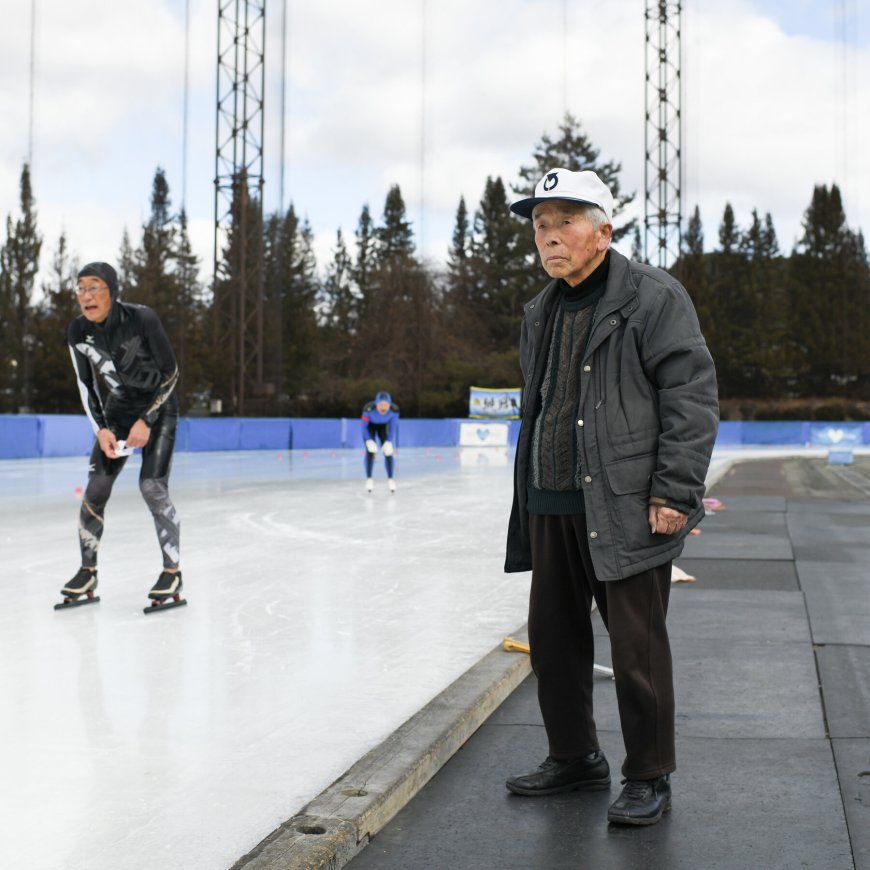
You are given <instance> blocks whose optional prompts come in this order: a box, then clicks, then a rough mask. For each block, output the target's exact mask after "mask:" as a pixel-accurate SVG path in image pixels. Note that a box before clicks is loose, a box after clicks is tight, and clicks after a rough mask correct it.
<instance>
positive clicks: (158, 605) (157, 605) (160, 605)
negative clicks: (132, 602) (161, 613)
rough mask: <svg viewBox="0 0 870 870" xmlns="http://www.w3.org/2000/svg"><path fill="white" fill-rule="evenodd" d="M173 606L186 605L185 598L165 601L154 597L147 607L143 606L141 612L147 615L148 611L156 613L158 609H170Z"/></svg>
mask: <svg viewBox="0 0 870 870" xmlns="http://www.w3.org/2000/svg"><path fill="white" fill-rule="evenodd" d="M173 607H187V599H186V598H181V599H179V600H178V601H166V602H161V601H157V600H156V599H155V600H154V601H152V602H151V604H150V605H149V606H148V607H143V608H142V612H143V613H144V614H145V615H146V616H147V615H148V614H149V613H156V612H157V611H158V610H172V608H173Z"/></svg>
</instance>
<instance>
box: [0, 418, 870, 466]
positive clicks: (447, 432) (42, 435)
mask: <svg viewBox="0 0 870 870" xmlns="http://www.w3.org/2000/svg"><path fill="white" fill-rule="evenodd" d="M463 423H474V424H475V425H476V426H478V427H480V426H483V427H486V426H507V427H508V444H509V446H511V447H513V446H515V445H516V443H517V435H518V433H519V426H520V423H519V420H510V421H498V422H496V421H486V422H485V421H481V420H478V419H474V420H471V419H465V418H454V417H450V418H445V419H424V420H418V419H412V418H405V419H400V421H399V425H398V432H397V437H396V446H398V447H456V446H458V445H459V443H460V438H459V435H460V427H461V424H463ZM362 440H363V439H362V431H361V425H360V421H359V418H358V417H341V418H318V417H182V418H181V419H180V420H179V421H178V437H177V442H176V449H178V450H180V451H212V450H214V451H225V450H317V449H332V450H336V449H340V448H347V447H358V446H360V445H361V444H362ZM93 441H94V435H93V430H92V429H91V425H90V422H89V421H88V419H87V417H85V416H84V415H76V414H0V459H34V458H39V457H51V456H87V455H88V454H89V453H90V451H91V447H92V445H93ZM866 444H870V422H861V423H846V422H842V423H839V422H831V423H819V422H808V421H767V422H766V421H761V420H759V421H755V420H753V421H742V420H725V421H723V422H722V423H720V424H719V434H718V437H717V439H716V446H717V447H733V446H741V445H766V446H773V447H775V446H784V445H799V446H807V447H810V446H812V447H829V448H834V449H840V448H842V449H851V448H853V447H860V446H863V445H866Z"/></svg>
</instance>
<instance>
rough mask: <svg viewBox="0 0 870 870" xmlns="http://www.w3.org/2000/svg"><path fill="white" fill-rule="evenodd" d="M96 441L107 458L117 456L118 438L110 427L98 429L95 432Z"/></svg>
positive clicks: (115, 457)
mask: <svg viewBox="0 0 870 870" xmlns="http://www.w3.org/2000/svg"><path fill="white" fill-rule="evenodd" d="M97 441H98V442H99V445H100V450H102V451H103V453H105V454H106V456H108V457H109V459H117V458H118V453H117V450H118V439H117V438H116V437H115V433H114V432H113V431H112V430H111V429H100V431H99V432H97Z"/></svg>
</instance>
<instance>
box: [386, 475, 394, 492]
mask: <svg viewBox="0 0 870 870" xmlns="http://www.w3.org/2000/svg"><path fill="white" fill-rule="evenodd" d="M387 486H388V487H389V488H390V492H395V491H396V481H395V480H393V478H392V477H391V478H390V479H389V480H388V481H387Z"/></svg>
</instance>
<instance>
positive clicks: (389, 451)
mask: <svg viewBox="0 0 870 870" xmlns="http://www.w3.org/2000/svg"><path fill="white" fill-rule="evenodd" d="M381 449H382V450H383V451H384V456H392V455H393V442H392V441H384V445H383V447H382V448H381Z"/></svg>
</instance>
